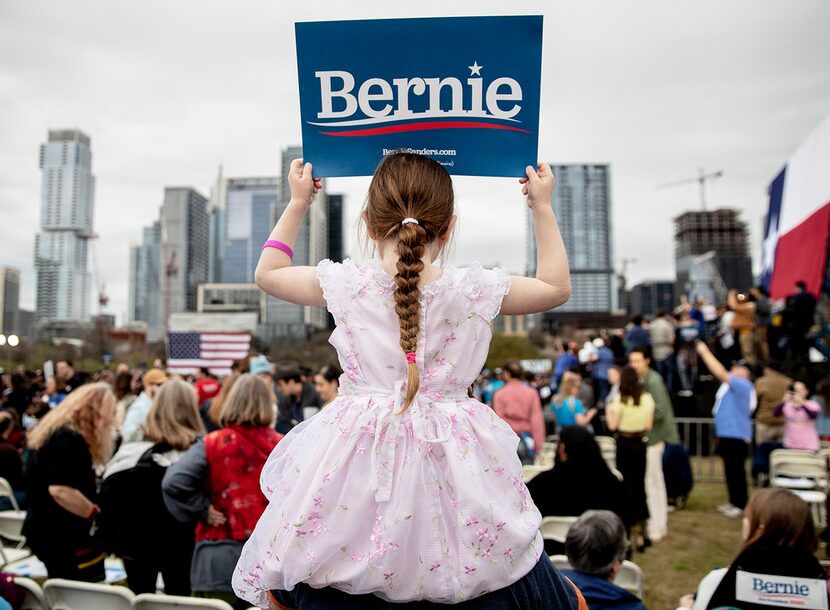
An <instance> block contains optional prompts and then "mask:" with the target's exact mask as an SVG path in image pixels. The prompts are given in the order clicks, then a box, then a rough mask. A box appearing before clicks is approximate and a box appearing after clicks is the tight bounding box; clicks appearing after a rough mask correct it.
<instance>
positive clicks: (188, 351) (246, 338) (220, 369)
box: [167, 331, 251, 377]
mask: <svg viewBox="0 0 830 610" xmlns="http://www.w3.org/2000/svg"><path fill="white" fill-rule="evenodd" d="M250 347H251V334H250V333H246V332H195V331H194V332H171V333H168V335H167V368H168V370H169V371H170V372H171V373H178V374H180V375H191V374H193V373H195V372H196V371H197V370H198V369H199V368H201V367H207V368H208V370H210V372H211V373H212V374H214V375H216V376H217V377H223V376H225V375H230V374H231V364H232V363H233V361H234V360H241V359H243V358H245V357H246V356H248V352H249V350H250Z"/></svg>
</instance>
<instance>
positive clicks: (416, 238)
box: [394, 223, 427, 411]
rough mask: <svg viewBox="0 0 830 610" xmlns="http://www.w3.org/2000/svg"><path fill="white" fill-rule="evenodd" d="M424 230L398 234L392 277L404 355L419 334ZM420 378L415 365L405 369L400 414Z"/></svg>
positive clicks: (409, 228) (408, 229)
mask: <svg viewBox="0 0 830 610" xmlns="http://www.w3.org/2000/svg"><path fill="white" fill-rule="evenodd" d="M426 233H427V232H426V230H425V229H424V227H422V226H419V225H417V224H415V223H408V224H405V225H401V228H400V230H399V231H398V246H397V249H398V263H397V269H398V273H397V274H396V275H395V284H396V285H397V289H396V290H395V295H394V297H395V313H397V314H398V321H399V323H400V345H401V349H403V351H404V353H405V354H408V353H413V352H415V351H416V350H417V348H418V334H419V332H420V326H421V301H420V298H421V289H420V288H419V287H418V282H419V281H420V278H421V271H423V270H424V261H423V260H422V258H423V256H424V249H425V243H426V241H427V239H426V238H427V234H426ZM420 384H421V377H420V374H419V373H418V367H417V365H416V364H415V363H414V362H411V363H409V365H408V366H407V374H406V396H405V398H404V403H403V411H405V410H406V409H408V408H409V405H410V404H412V401H413V400H414V398H415V394H416V393H417V392H418V388H419V386H420Z"/></svg>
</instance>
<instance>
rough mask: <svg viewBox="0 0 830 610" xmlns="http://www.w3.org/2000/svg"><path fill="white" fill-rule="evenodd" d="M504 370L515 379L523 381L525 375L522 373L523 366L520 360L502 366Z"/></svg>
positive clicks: (509, 361)
mask: <svg viewBox="0 0 830 610" xmlns="http://www.w3.org/2000/svg"><path fill="white" fill-rule="evenodd" d="M502 369H503V370H505V371H507V372H508V373H509V374H510V377H511V378H513V379H521V378H522V376H523V375H524V372H523V371H522V365H521V364H519V361H518V360H508V361H507V362H505V363H504V366H502Z"/></svg>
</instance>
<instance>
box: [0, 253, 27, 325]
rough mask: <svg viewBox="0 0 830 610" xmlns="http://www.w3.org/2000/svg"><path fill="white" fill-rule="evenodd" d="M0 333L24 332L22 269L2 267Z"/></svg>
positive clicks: (0, 274)
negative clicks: (21, 290) (21, 293)
mask: <svg viewBox="0 0 830 610" xmlns="http://www.w3.org/2000/svg"><path fill="white" fill-rule="evenodd" d="M0 334H3V335H22V334H24V333H23V331H22V328H21V324H20V271H19V270H17V269H15V268H14V267H0Z"/></svg>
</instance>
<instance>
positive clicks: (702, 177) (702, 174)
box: [657, 168, 723, 212]
mask: <svg viewBox="0 0 830 610" xmlns="http://www.w3.org/2000/svg"><path fill="white" fill-rule="evenodd" d="M697 171H698V176H697V178H686V179H685V180H676V181H674V182H667V183H666V184H660V185H658V186H657V189H658V190H660V189H667V188H672V187H675V186H681V185H683V184H691V183H692V182H697V183H698V184H699V185H700V208H701V209H702V210H703V211H704V212H705V211H706V181H707V180H715V179H716V178H720V177H721V176H723V170H720V169H719V170H718V171H716V172H712V173H711V174H707V173H705V172H704V171H703V169H701V168H699V169H698V170H697Z"/></svg>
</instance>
